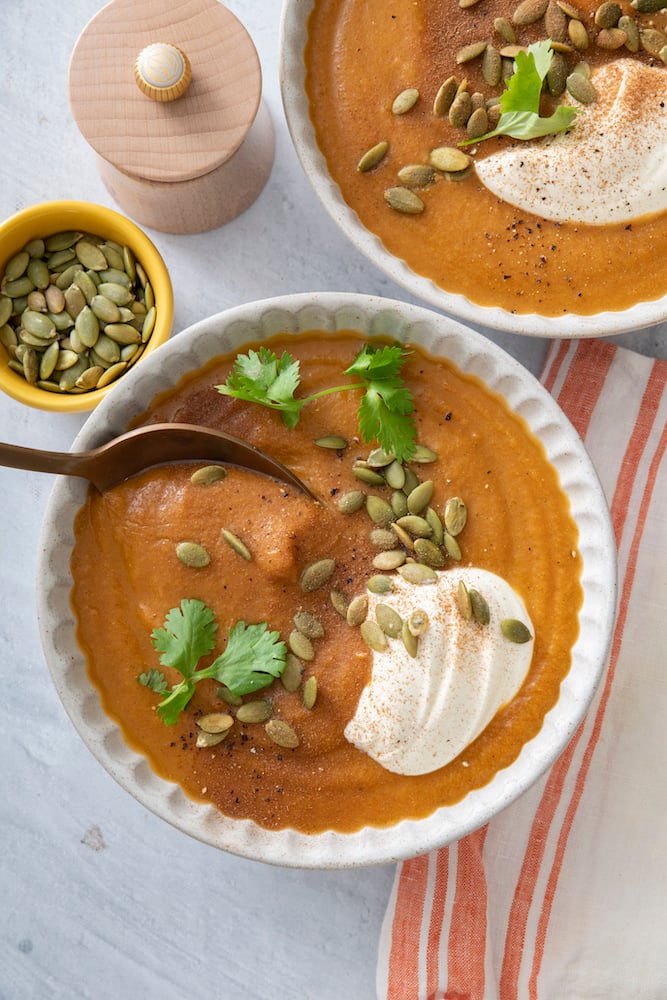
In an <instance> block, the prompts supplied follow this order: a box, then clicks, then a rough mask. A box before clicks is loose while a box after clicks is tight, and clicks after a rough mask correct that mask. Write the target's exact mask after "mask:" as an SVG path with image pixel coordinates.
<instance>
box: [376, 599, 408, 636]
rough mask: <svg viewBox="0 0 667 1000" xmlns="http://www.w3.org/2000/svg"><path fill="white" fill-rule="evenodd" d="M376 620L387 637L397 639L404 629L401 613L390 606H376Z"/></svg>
mask: <svg viewBox="0 0 667 1000" xmlns="http://www.w3.org/2000/svg"><path fill="white" fill-rule="evenodd" d="M375 620H376V621H377V623H378V625H379V626H380V628H381V629H382V631H383V632H384V634H385V635H388V636H389V638H390V639H397V638H398V637H399V635H400V634H401V629H402V628H403V619H402V618H401V616H400V615H399V613H398V612H397V611H396V610H395V609H394V608H392V607H390V606H389V605H388V604H376V605H375Z"/></svg>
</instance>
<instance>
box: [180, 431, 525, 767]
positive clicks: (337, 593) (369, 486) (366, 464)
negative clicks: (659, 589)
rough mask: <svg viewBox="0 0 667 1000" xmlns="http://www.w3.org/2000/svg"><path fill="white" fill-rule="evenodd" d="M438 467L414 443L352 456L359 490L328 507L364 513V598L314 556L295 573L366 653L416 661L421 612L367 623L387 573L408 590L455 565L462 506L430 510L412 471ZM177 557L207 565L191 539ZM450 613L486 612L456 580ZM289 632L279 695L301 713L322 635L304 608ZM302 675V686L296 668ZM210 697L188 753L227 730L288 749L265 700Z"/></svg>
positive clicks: (229, 537) (200, 481)
mask: <svg viewBox="0 0 667 1000" xmlns="http://www.w3.org/2000/svg"><path fill="white" fill-rule="evenodd" d="M315 444H316V445H318V446H319V447H321V448H326V449H328V450H330V451H332V452H335V453H336V454H337V455H338V456H342V454H343V453H344V452H345V450H346V449H347V448H348V441H347V440H346V439H345V438H344V437H343V436H341V435H338V434H329V435H325V436H324V437H321V438H318V439H317V441H316V442H315ZM437 460H438V456H437V454H436V452H434V451H433V450H432V449H431V448H429V447H427V446H425V445H422V444H418V445H417V446H416V449H415V452H414V455H413V456H412V459H411V462H410V464H406V463H403V462H399V461H397V460H396V458H395V457H394V456H393V455H391V454H389V453H387V452H385V451H384V449H382V448H375V449H373V450H372V451H371V452H370V453H369V454H368V456H367V457H366V458H365V459H356V460H355V461H354V463H353V465H352V473H353V475H354V477H355V478H356V479H357V480H358V481H359V484H360V488H359V489H353V490H349V491H347V492H345V493H343V494H342V495H341V496H340V497H339V498H338V500H337V507H338V510H339V511H340V512H341V513H342V514H344V515H352V514H356V513H358V512H364V513H365V514H366V516H367V517H368V521H369V525H368V532H369V539H370V542H371V544H372V546H373V547H374V548H375V549H377V554H376V555H375V556H374V557H373V569H374V570H376V571H377V572H375V573H373V574H372V575H371V576H370V577H369V579H368V580H367V582H366V591H365V592H364V593H360V594H354V595H348V594H346V593H345V592H344V591H342V590H340V589H338V588H335V587H334V588H331V587H330V584H331V581H332V579H333V577H334V575H335V571H336V562H335V560H334V559H333V558H331V557H323V558H321V559H318V560H316V561H315V562H313V563H309V564H308V565H307V566H305V567H303V569H302V571H301V574H300V577H299V583H300V588H301V591H302V592H303V594H304V596H305V595H312V594H316V592H318V591H323V590H325V589H326V590H328V594H329V600H330V602H331V605H332V606H333V608H334V609H335V610H336V611H337V612H338V614H339V615H340V616H341V617H342V618H344V619H345V621H346V623H347V624H348V625H349V626H350V627H351V628H359V631H360V635H361V637H362V639H363V641H364V642H365V643H366V645H367V646H368V647H369V648H370V649H372V650H374V651H375V652H385V651H386V650H388V649H389V640H390V639H400V640H401V642H402V643H403V645H404V647H405V649H406V650H407V652H408V654H409V655H410V656H412V657H416V656H417V655H418V651H419V639H420V637H421V636H422V635H424V634H425V632H426V631H427V629H428V627H429V619H428V615H427V613H426V612H425V611H423V610H419V609H417V610H415V611H413V612H411V614H410V615H409V616H408V617H407V618H406V619H405V620H403V619H402V618H401V616H400V615H399V614H398V612H397V611H396V610H395V609H394V608H392V607H391V606H390V605H388V604H385V603H383V602H382V601H377V602H376V604H375V609H374V614H375V617H374V618H369V608H370V600H369V596H368V595H369V592H370V593H371V594H374V595H377V596H381V595H383V594H389V593H391V592H392V591H393V590H394V581H393V579H392V574H394V573H397V574H398V575H400V576H402V577H403V578H404V579H405V580H407V581H408V582H410V583H412V584H414V585H416V586H426V585H429V584H433V583H436V582H437V580H438V575H437V570H439V569H443V568H445V567H446V565H447V564H448V563H450V562H452V561H453V562H459V561H460V560H461V558H462V550H461V545H460V542H459V536H460V535H461V534H462V533H463V531H464V528H465V526H466V523H467V520H468V509H467V506H466V504H465V502H464V501H463V500H462V499H461V497H459V496H450V497H449V498H448V499H447V500H446V501H445V503H444V505H443V506H442V509H441V511H440V512H439V511H438V510H437V509H436V506H435V505H434V503H433V495H434V481H433V479H420V478H419V475H418V474H417V472H416V471H415V466H416V467H417V468H419V467H426V466H429V465H431V464H432V463H434V462H436V461H437ZM225 476H226V472H225V470H224V469H223V468H222V467H221V466H205V467H202V468H200V469H198V470H196V471H195V472H194V473H193V475H192V476H191V479H190V481H191V483H192V485H193V486H196V487H202V486H206V487H210V486H212V485H214V484H216V483H219V482H221V481H222V480H223V479H224V478H225ZM220 537H221V538H222V539H223V540H224V541H225V542H226V543H227V545H229V547H230V548H231V549H232V551H234V552H235V553H236V555H238V556H239V557H240V558H242V559H245V560H250V561H251V560H252V558H253V557H252V552H251V551H250V549H249V548H248V546H247V545H246V544H245V542H244V541H243V540H242V539H241V538H239V537H238V535H236V534H235V533H234V532H232V531H231V530H230V529H228V528H222V530H221V535H220ZM176 555H177V557H178V558H179V560H180V561H181V562H182V563H183V564H184V565H186V566H188V567H190V568H192V569H203V568H205V567H207V566H208V565H209V564H210V562H211V558H210V555H209V553H208V552H207V551H206V549H205V548H204V547H203V546H202V545H200V544H199V543H198V542H194V541H190V540H185V541H182V542H180V543H179V544H178V545H177V546H176ZM457 603H458V608H459V611H460V613H461V615H462V616H463V618H464V619H465V620H466V621H468V622H472V623H474V624H476V625H480V626H488V625H489V623H490V613H489V607H488V604H487V602H486V600H485V599H484V597H483V595H481V594H480V593H479V592H478V591H476V590H475V589H473V588H470V589H469V588H468V587H466V585H465V583H464V582H463V581H461V582H460V583H459V587H458V594H457ZM292 621H293V626H294V627H293V629H292V630H291V631H290V633H289V635H288V637H287V640H286V642H287V655H286V663H285V669H284V670H283V673H282V674H281V677H280V683H281V684H282V686H283V688H284V689H285V690H286V691H288V692H290V693H296V692H300V693H301V700H302V704H303V706H304V707H305V708H307V709H309V710H311V709H313V708H314V707H315V704H316V700H317V689H318V681H317V675H316V673H314V672H312V665H313V662H314V661H315V660H316V652H317V643H318V641H320V640H322V639H323V638H324V635H325V632H324V626H323V624H322V622H321V621H320V619H319V618H318V617H317V615H316V614H314V613H313V612H312V611H310V610H307V609H305V608H303V607H298V608H297V609H296V610H295V612H294V615H293V619H292ZM500 629H501V632H502V634H503V635H504V636H505V638H506V639H508V640H509V641H510V642H514V643H524V642H527V641H529V640H530V639H531V638H532V636H531V634H530V632H529V630H528V628H527V627H526V625H525V624H524V623H523V622H520V621H517V620H515V619H505V620H503V621H502V622H501V623H500ZM307 666H308V668H309V671H308V676H307V678H306V679H305V680H304V674H305V673H306V667H307ZM218 695H219V697H220V698H221V700H222V701H223V702H225V705H226V707H227V711H225V712H211V713H208V714H206V715H204V716H202V717H201V718H199V719H198V720H197V724H198V726H199V730H200V731H199V733H198V735H197V746H198V747H212V746H215V745H217V744H218V743H220V742H222V741H223V740H225V739H227V737H228V736H229V735H230V734H231V732H232V729H233V726H234V723H235V722H239V723H241V724H242V725H252V724H262V725H263V726H264V730H265V732H266V734H267V736H268V737H269V739H271V740H272V741H273V742H274V743H275V744H276V745H277V746H279V747H282V748H285V749H295V748H296V747H298V746H299V743H300V739H299V735H298V733H297V732H296V730H295V729H294V727H293V726H292V725H291V724H290V723H289V722H287V721H286V720H285V719H282V718H276V717H274V708H273V704H272V702H271V700H270V699H269V698H254V697H253V698H251V699H249V700H246V701H244V700H243V698H239V697H236V696H235V695H233V694H232V693H231V692H230V691H229V690H228V689H227V688H224V687H223V688H220V689H219V691H218Z"/></svg>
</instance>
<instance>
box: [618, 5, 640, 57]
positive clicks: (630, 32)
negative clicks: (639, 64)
mask: <svg viewBox="0 0 667 1000" xmlns="http://www.w3.org/2000/svg"><path fill="white" fill-rule="evenodd" d="M618 27H619V28H620V29H621V31H624V32H625V36H626V40H625V47H626V49H627V50H628V52H639V45H640V41H639V28H638V27H637V22H636V21H635V19H634V18H633V17H630V16H629V15H628V14H624V15H623V16H622V17H620V18H619V20H618Z"/></svg>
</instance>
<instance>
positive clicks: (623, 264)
mask: <svg viewBox="0 0 667 1000" xmlns="http://www.w3.org/2000/svg"><path fill="white" fill-rule="evenodd" d="M660 6H661V4H660V3H659V0H639V2H638V3H637V4H634V3H633V4H632V5H630V4H629V3H625V2H623V3H619V4H616V3H613V4H612V3H604V4H601V3H599V2H597V0H576V2H574V3H569V2H568V3H558V2H556V0H549V2H547V0H543V2H534V0H526V2H524V3H517V2H516V0H511V2H509V0H503V2H501V3H500V4H493V5H486V4H481V3H475V2H474V0H473V2H469V0H461V2H460V3H459V4H452V5H446V6H443V4H442V3H439V2H438V0H426V2H424V3H419V4H406V3H401V2H397V0H392V2H388V3H387V2H385V0H368V2H365V3H363V4H362V3H356V2H355V0H286V2H285V4H284V9H283V18H282V32H281V84H282V94H283V103H284V108H285V113H286V117H287V122H288V125H289V129H290V132H291V135H292V139H293V142H294V145H295V148H296V151H297V154H298V156H299V158H300V160H301V163H302V166H303V168H304V171H305V174H306V176H307V178H308V181H309V182H310V184H311V185H312V187H313V189H314V190H315V192H316V194H317V195H318V197H319V199H320V201H321V203H322V204H323V206H324V207H325V208H326V210H327V211H328V212H329V214H330V215H331V217H332V218H333V219H334V221H335V222H336V224H337V225H338V226H339V227H340V228H341V229H342V231H343V232H344V233H345V234H346V236H347V237H348V238H349V239H350V241H351V242H352V244H354V246H355V247H356V248H357V249H358V250H360V251H361V252H362V253H363V254H364V255H365V256H366V257H367V258H369V259H370V260H371V261H372V262H373V263H374V264H375V265H376V266H377V267H378V268H379V269H380V270H382V271H384V272H385V273H386V274H387V275H388V276H389V277H391V278H392V279H393V280H394V281H396V282H397V283H398V284H399V285H401V286H403V287H405V288H406V289H408V290H409V291H410V292H411V293H414V294H416V295H418V296H420V297H421V298H422V299H423V300H425V301H426V302H428V303H429V304H431V305H433V306H435V307H436V308H439V309H442V310H443V311H445V312H447V313H449V314H451V315H454V316H456V317H457V318H459V319H462V320H464V321H466V322H472V323H476V324H482V325H484V326H487V327H491V328H495V329H502V330H506V331H510V332H512V333H518V334H523V335H527V336H541V337H568V338H572V337H574V338H580V337H595V336H601V335H607V334H616V333H621V332H623V331H627V330H633V329H637V328H640V327H644V326H649V325H651V324H653V323H658V322H662V321H664V320H665V318H666V317H667V263H666V261H667V193H666V192H667V187H666V185H665V178H666V177H667V153H666V152H665V150H667V66H665V59H667V13H666V12H665V10H664V9H663V10H662V11H661V10H659V9H658V8H659V7H660ZM499 130H500V134H498V132H499ZM491 133H493V134H491ZM542 133H546V134H542Z"/></svg>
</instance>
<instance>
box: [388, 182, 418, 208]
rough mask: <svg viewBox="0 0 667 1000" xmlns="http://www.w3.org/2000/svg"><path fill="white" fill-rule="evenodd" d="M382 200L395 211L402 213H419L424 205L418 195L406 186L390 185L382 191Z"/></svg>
mask: <svg viewBox="0 0 667 1000" xmlns="http://www.w3.org/2000/svg"><path fill="white" fill-rule="evenodd" d="M384 200H385V201H386V203H387V204H388V205H389V207H390V208H393V209H394V211H395V212H401V213H402V214H403V215H419V214H420V213H421V212H423V211H424V208H425V205H424V202H423V201H422V200H421V198H420V197H419V195H417V194H415V193H414V191H411V190H410V188H407V187H402V186H400V187H391V188H387V190H386V191H385V192H384Z"/></svg>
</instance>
